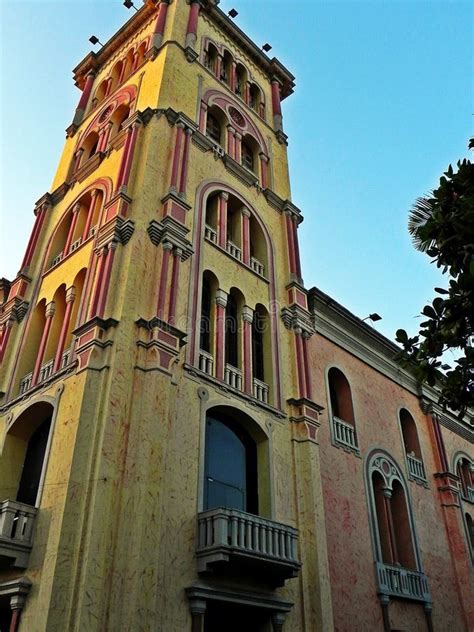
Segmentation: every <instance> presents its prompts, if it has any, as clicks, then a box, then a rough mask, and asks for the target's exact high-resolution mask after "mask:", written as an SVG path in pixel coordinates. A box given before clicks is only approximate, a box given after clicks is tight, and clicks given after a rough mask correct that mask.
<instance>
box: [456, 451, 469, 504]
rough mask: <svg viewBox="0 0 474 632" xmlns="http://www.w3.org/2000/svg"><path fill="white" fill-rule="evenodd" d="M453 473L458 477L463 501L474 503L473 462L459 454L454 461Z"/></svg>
mask: <svg viewBox="0 0 474 632" xmlns="http://www.w3.org/2000/svg"><path fill="white" fill-rule="evenodd" d="M454 471H455V472H456V474H457V475H458V477H459V484H460V489H461V494H462V496H463V498H464V500H467V501H468V502H471V503H474V461H473V460H471V459H470V458H469V457H468V456H467V455H465V454H459V455H458V456H457V457H456V459H455V463H454Z"/></svg>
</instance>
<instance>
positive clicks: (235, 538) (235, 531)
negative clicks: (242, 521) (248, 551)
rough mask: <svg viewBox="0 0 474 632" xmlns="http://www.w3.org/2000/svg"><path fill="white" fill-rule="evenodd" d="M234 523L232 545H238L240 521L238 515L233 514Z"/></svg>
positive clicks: (232, 523)
mask: <svg viewBox="0 0 474 632" xmlns="http://www.w3.org/2000/svg"><path fill="white" fill-rule="evenodd" d="M231 525H232V546H234V547H236V546H237V545H238V537H239V534H238V531H239V521H238V519H237V516H232V518H231Z"/></svg>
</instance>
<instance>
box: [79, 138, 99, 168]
mask: <svg viewBox="0 0 474 632" xmlns="http://www.w3.org/2000/svg"><path fill="white" fill-rule="evenodd" d="M98 144H99V134H98V133H97V132H91V133H90V134H89V135H88V136H87V138H86V139H85V140H84V142H83V143H82V150H83V154H82V160H81V164H82V165H83V164H84V163H85V162H86V160H89V158H92V156H94V155H95V153H96V152H97V146H98Z"/></svg>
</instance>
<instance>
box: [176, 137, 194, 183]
mask: <svg viewBox="0 0 474 632" xmlns="http://www.w3.org/2000/svg"><path fill="white" fill-rule="evenodd" d="M192 134H193V130H192V129H191V128H189V127H188V128H187V129H186V131H185V135H184V149H183V160H182V163H181V178H180V181H179V193H180V195H185V194H186V180H187V177H188V164H189V145H190V141H191V136H192Z"/></svg>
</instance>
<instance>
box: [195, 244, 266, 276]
mask: <svg viewBox="0 0 474 632" xmlns="http://www.w3.org/2000/svg"><path fill="white" fill-rule="evenodd" d="M204 241H205V242H206V243H208V244H210V245H211V246H214V248H216V249H217V250H219V252H222V254H224V255H226V257H229V259H231V260H232V261H234V262H235V263H239V264H240V265H241V266H242V267H243V268H244V269H245V270H248V271H249V272H251V273H252V274H253V275H255V276H256V277H257V278H258V279H261V280H262V281H265V283H270V281H269V280H268V278H267V277H265V276H263V275H262V274H259V273H258V272H256V271H255V270H254V269H253V268H251V267H250V266H249V265H247V264H246V263H244V262H243V261H242V260H241V259H237V258H236V257H233V256H232V255H231V254H230V252H227V250H225V249H224V248H221V247H220V246H219V244H216V242H215V241H212V240H211V239H209V238H207V237H204Z"/></svg>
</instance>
